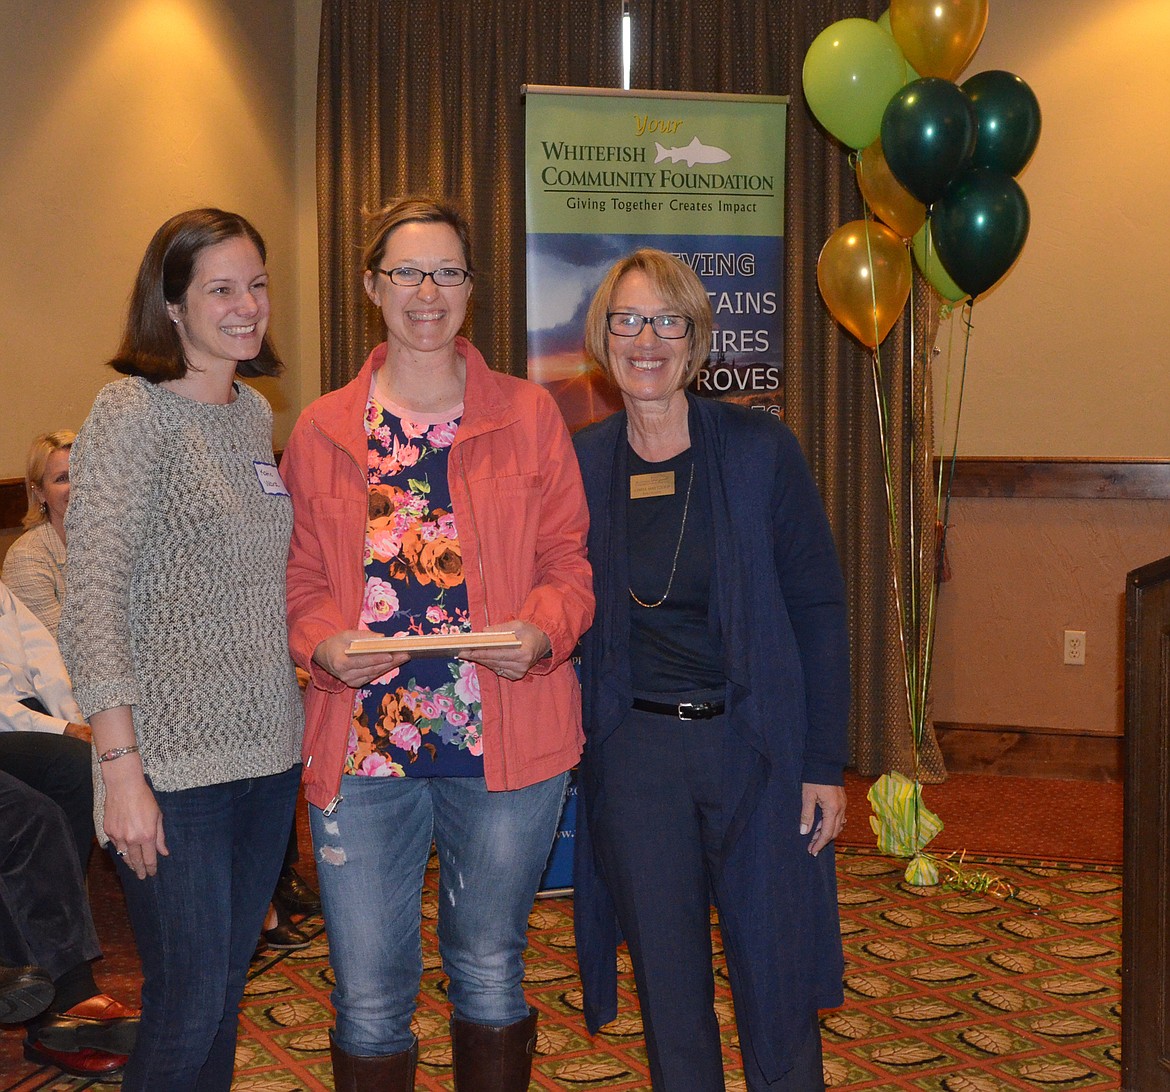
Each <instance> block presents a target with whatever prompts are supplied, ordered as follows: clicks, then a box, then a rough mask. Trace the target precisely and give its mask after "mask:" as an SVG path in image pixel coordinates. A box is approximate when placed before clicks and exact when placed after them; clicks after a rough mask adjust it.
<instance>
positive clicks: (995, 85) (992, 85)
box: [963, 69, 1040, 175]
mask: <svg viewBox="0 0 1170 1092" xmlns="http://www.w3.org/2000/svg"><path fill="white" fill-rule="evenodd" d="M963 90H964V91H965V92H966V93H967V97H968V98H969V99H970V100H971V104H972V106H974V108H975V124H976V130H977V131H976V136H975V153H974V155H972V157H971V165H972V166H973V167H990V168H991V169H992V170H994V171H1005V172H1006V173H1008V174H1010V175H1017V174H1019V173H1020V171H1022V170H1023V169H1024V167H1025V165H1026V164H1027V162H1028V160H1029V159H1031V158H1032V153H1033V152H1034V151H1035V150H1036V142H1037V141H1038V140H1039V139H1040V103H1039V102H1037V101H1036V95H1035V93H1034V92H1033V90H1032V89H1031V88H1030V87H1029V86H1028V85H1027V84H1026V83H1024V81H1023V80H1021V79H1020V77H1019V76H1015V75H1013V74H1012V73H1011V72H1003V71H1000V70H999V69H992V70H991V71H989V72H977V73H976V74H975V75H974V76H972V77H971V78H970V79H968V80H966V81H964V83H963Z"/></svg>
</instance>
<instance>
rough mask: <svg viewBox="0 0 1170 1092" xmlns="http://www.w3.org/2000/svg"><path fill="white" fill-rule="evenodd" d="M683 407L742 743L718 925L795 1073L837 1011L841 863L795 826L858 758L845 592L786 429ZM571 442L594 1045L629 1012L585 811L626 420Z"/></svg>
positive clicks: (740, 1007)
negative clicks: (589, 577)
mask: <svg viewBox="0 0 1170 1092" xmlns="http://www.w3.org/2000/svg"><path fill="white" fill-rule="evenodd" d="M687 398H688V402H689V424H690V434H691V443H692V446H693V448H694V451H695V458H696V468H697V469H698V470H700V471H702V472H705V473H706V474H707V481H708V486H709V492H710V497H711V508H712V518H713V524H714V527H713V532H714V533H713V536H712V537H713V541H714V565H715V572H714V576H713V580H712V589H713V592H712V603H711V612H712V622H713V623H714V624H716V625H717V626H718V627H719V632H720V634H721V639H722V646H723V650H724V664H723V668H724V674H725V675H726V678H727V696H726V704H727V717H728V723H729V726H730V729H731V731H730V732H729V734H728V745H727V747H726V748H725V753H724V771H723V781H724V786H725V789H724V792H725V801H724V802H725V814H727V815H729V816H731V819H730V821H729V823H728V825H727V832H726V835H725V837H724V841H723V846H722V851H721V861H720V869H721V873H720V876H719V877H718V882H717V888H718V890H719V892H720V894H719V914H720V918H721V920H722V921H723V922H724V924H725V927H724V930H723V940H724V944H725V946H726V948H727V950H728V952H729V954H731V955H732V957H733V958H735V960H736V963H737V965H738V967H739V968H740V969H741V971H742V972H743V987H744V988H742V989H739V990H738V991H737V995H736V1010H737V1012H738V1013H740V1014H741V1016H740V1019H746V1020H747V1021H749V1023H750V1029H751V1039H752V1042H753V1043H754V1044H755V1048H756V1054H757V1060H758V1061H759V1063H760V1066H761V1068H762V1069H763V1071H764V1073H765V1075H767V1077H768V1078H769V1080H775V1079H777V1078H778V1077H779V1076H781V1075H782V1074H783V1073H785V1072H787V1070H789V1069H790V1068H791V1060H790V1055H791V1051H792V1049H793V1048H795V1047H798V1046H799V1045H800V1041H799V1036H802V1035H803V1034H804V1033H805V1032H806V1031H807V1028H808V1021H809V1019H810V1017H811V1016H812V1014H813V1013H814V1012H815V1010H816V1009H818V1008H828V1007H831V1006H834V1005H839V1004H841V1003H842V1001H843V995H842V988H841V979H842V974H843V970H844V968H843V960H842V953H841V937H840V927H839V923H838V916H837V886H836V873H835V867H834V856H833V851H832V847H831V846H830V847H828V848H826V849H824V850H822V851H821V853H820V854H819V855H818V856H817V857H815V858H814V857H812V856H810V855H809V853H808V852H807V845H808V841H809V836H803V837H802V836H800V833H799V819H800V807H801V785H802V783H806V782H807V783H812V784H823V785H840V784H842V782H843V778H844V767H845V764H846V762H847V760H848V742H847V734H846V719H847V715H848V708H849V643H848V635H847V630H846V616H845V593H844V584H843V581H842V579H841V569H840V564H839V562H838V559H837V552H836V549H835V547H834V543H833V538H832V534H831V532H830V530H829V525H828V521H827V519H826V518H825V513H824V507H823V505H822V503H821V499H820V495H819V494H818V492H817V489H816V485H815V484H814V482H813V480H812V475H811V474H810V472H809V469H808V466H807V464H806V463H805V460H804V456H803V454H802V453H801V450H800V447H799V445H798V443H797V441H796V438H795V437H794V436H793V435H792V433H791V432H790V431H789V430H788V428H787V427H786V426H785V425H784V424H783V423H781V422H780V421H779V420H778V419H777V418H776V417H774V416H773V415H772V414H770V413H766V412H764V411H762V410H750V409H745V408H743V407H739V406H735V405H732V404H729V403H725V402H717V401H713V400H709V399H705V398H696V397H694V396H692V395H690V394H688V395H687ZM574 444H575V446H576V448H577V457H578V459H579V460H580V463H581V472H582V476H583V478H584V482H585V494H586V498H587V499H588V502H589V512H590V528H589V560H590V562H591V563H592V565H593V574H594V576H593V581H594V592H595V594H596V597H597V613H596V615H595V617H594V622H593V627H592V629H590V630H589V632H588V633H587V634H586V635H585V637H584V638H583V639H582V654H583V655H582V664H581V685H582V694H583V701H584V713H585V734H586V742H585V752H584V754H583V756H582V760H581V777H580V784H581V792H580V796H579V804H580V811H579V813H578V820H577V846H576V855H575V861H574V886H575V897H574V923H575V928H576V936H577V955H578V960H579V962H580V968H581V978H582V984H583V986H584V990H585V1017H586V1022H587V1024H588V1026H589V1029H590V1031H591V1032H596V1031H597V1029H598V1028H599V1027H600V1026H601V1025H602V1024H605V1023H608V1022H609V1021H610V1020H612V1019H614V1017H615V1016H616V1014H617V992H616V981H617V977H616V960H615V949H616V947H617V944H618V943H619V942H620V940H621V937H620V934H619V932H618V927H617V923H616V920H615V918H614V911H613V903H612V900H611V898H610V895H609V892H608V890H607V889H606V887H605V884H604V881H603V880H602V878H601V876H600V874H599V872H598V870H597V867H596V863H595V860H594V856H593V851H592V838H591V836H590V831H589V814H590V810H591V807H595V806H596V804H597V801H598V799H599V797H600V795H601V794H602V793H604V791H605V786H604V784H603V783H602V782H601V779H600V778H599V776H598V774H597V771H596V765H595V763H594V762H593V761H592V760H591V756H592V755H593V754H595V753H596V750H597V748H598V747H599V745H600V744H601V743H602V742H603V741H604V740H605V739H606V737H607V736H608V735H609V734H610V733H611V732H612V731H613V730H614V729H615V728H616V727H617V726H618V724H619V723H620V722H621V720H622V719H623V717H624V716H625V715H626V713H627V712H628V710H629V708H630V702H631V700H632V693H631V681H630V666H629V665H630V658H629V640H630V634H629V599H628V590H627V589H628V583H629V581H628V577H627V565H626V559H627V549H626V541H625V535H626V521H625V518H624V514H625V510H626V491H627V486H628V480H629V472H628V468H627V455H626V452H627V447H626V414H625V413H624V412H620V413H616V414H614V415H613V416H612V417H609V418H607V419H606V420H604V421H601V422H599V423H598V424H596V425H593V426H591V427H589V428H587V429H584V430H582V431H581V432H580V433H578V434H577V436H576V438H575V440H574ZM765 786H767V787H768V789H769V792H770V793H772V794H776V793H779V794H780V795H779V799H780V800H781V807H780V812H779V814H781V815H783V816H784V817H785V818H784V819H783V821H782V822H779V823H775V822H769V821H768V820H766V819H763V818H761V817H760V816H759V815H758V814H755V815H754V813H755V812H756V806H757V804H758V802H759V801H760V799H761V795H762V793H763V790H764V788H765ZM777 827H779V828H780V829H774V828H777ZM733 949H735V950H733ZM744 994H746V996H743V995H744ZM794 1038H795V1039H796V1041H794Z"/></svg>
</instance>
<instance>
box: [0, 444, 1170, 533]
mask: <svg viewBox="0 0 1170 1092" xmlns="http://www.w3.org/2000/svg"><path fill="white" fill-rule="evenodd" d="M935 466H936V468H937V467H940V466H943V467H947V468H949V466H950V460H945V461H944V460H941V459H939V460H936V462H935ZM951 496H953V497H984V498H991V497H1021V498H1022V497H1030V498H1033V499H1057V498H1072V499H1080V500H1170V459H1149V460H1143V461H1137V460H1128V461H1115V460H1109V459H1004V458H993V459H976V458H962V459H956V460H955V476H954V481H953V482H952V483H951ZM24 513H25V496H24V480H23V479H22V478H4V479H0V528H6V529H10V528H13V527H19V526H20V521H21V518H22V517H23V516H24Z"/></svg>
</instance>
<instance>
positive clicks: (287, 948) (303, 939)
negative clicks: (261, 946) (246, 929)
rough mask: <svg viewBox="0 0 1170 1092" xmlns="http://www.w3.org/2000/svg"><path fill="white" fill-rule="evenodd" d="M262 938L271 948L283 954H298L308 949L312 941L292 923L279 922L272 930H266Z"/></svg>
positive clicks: (261, 935)
mask: <svg viewBox="0 0 1170 1092" xmlns="http://www.w3.org/2000/svg"><path fill="white" fill-rule="evenodd" d="M260 938H261V939H262V940H263V941H264V943H265V944H266V945H267V946H268V947H269V948H275V949H276V950H277V951H281V952H296V951H299V950H300V949H301V948H307V947H308V946H309V945H310V944H311V943H312V941H311V940H310V939H309V938H308V937H307V936H306V935H305V934H304V933H302V932H301V930H300V929H298V928H297V927H296V926H295V925H294V924H293V923H292V922H291V921H280V920H279V919H278V920H277V922H276V924H275V925H274V926H273V927H272V928H271V929H265V930H264V931H263V932H262V933H261V934H260Z"/></svg>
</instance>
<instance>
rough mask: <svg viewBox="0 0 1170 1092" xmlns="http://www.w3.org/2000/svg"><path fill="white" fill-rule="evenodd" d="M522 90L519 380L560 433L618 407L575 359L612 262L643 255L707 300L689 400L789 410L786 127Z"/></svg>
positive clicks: (757, 101) (759, 114) (590, 93)
mask: <svg viewBox="0 0 1170 1092" xmlns="http://www.w3.org/2000/svg"><path fill="white" fill-rule="evenodd" d="M524 91H525V95H526V98H525V122H526V133H525V139H526V149H527V150H526V195H527V196H526V200H527V232H528V242H527V262H528V286H527V287H528V374H529V378H531V379H534V380H535V381H537V382H538V383H541V384H543V385H544V386H545V387H547V388H548V389H549V390H550V391H552V393H553V394H554V395H555V396H556V398H557V400H558V402H559V403H560V406H561V409H562V411H563V412H564V415H565V418H566V420H567V421H568V423H569V426H570V428H573V429H577V428H580V427H582V426H583V425H586V424H589V423H590V422H591V421H596V420H599V419H600V418H602V417H605V416H608V414H610V413H611V412H613V410H615V409H617V408H618V407H619V406H620V404H621V400H620V398H619V397H618V395H617V393H616V391H614V390H613V388H612V387H611V386H610V385H609V383H608V382H607V381H606V380H605V378H604V377H603V376H602V375H601V374H600V373H598V372H597V371H596V370H595V369H590V368H589V366H588V364H587V363H586V360H585V352H584V328H585V312H586V310H587V309H588V306H589V301H590V299H591V298H592V296H593V292H594V291H595V289H596V288H597V285H598V284H599V283H600V282H601V279H602V277H603V276H604V275H605V272H606V270H608V268H609V267H610V266H611V265H612V264H613V262H614V261H616V260H617V259H618V258H620V257H622V256H623V255H626V254H628V253H630V252H631V251H633V250H636V249H637V248H638V247H643V246H651V247H657V248H659V249H661V250H665V251H668V252H670V253H671V254H675V255H677V256H678V257H679V258H681V259H682V260H683V261H684V262H686V263H687V264H688V265H690V266H691V268H693V269H694V270H695V272H696V273H697V274H698V275H699V277H700V279H701V280H702V281H703V283H704V284H705V285H706V287H707V292H708V295H709V296H710V297H711V306H712V310H713V312H714V318H715V329H714V332H713V334H712V337H711V354H710V357H709V359H708V362H707V366H706V367H705V368H704V369H703V371H702V372H700V374H699V376H698V378H697V379H696V380H695V383H694V389H695V390H696V391H698V392H699V393H700V394H705V395H713V396H717V397H721V398H729V399H734V400H735V401H737V402H741V403H744V404H746V405H750V406H754V407H757V408H759V409H761V410H762V411H765V412H771V413H776V414H782V413H783V406H784V374H783V359H784V347H783V343H782V339H783V332H784V299H783V273H782V271H783V267H784V128H785V124H786V115H787V106H788V100H787V99H786V98H780V97H776V96H762V95H705V94H697V93H686V92H649V91H614V90H612V89H592V88H581V87H572V88H567V87H547V86H533V85H528V86H527V87H525V88H524Z"/></svg>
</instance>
